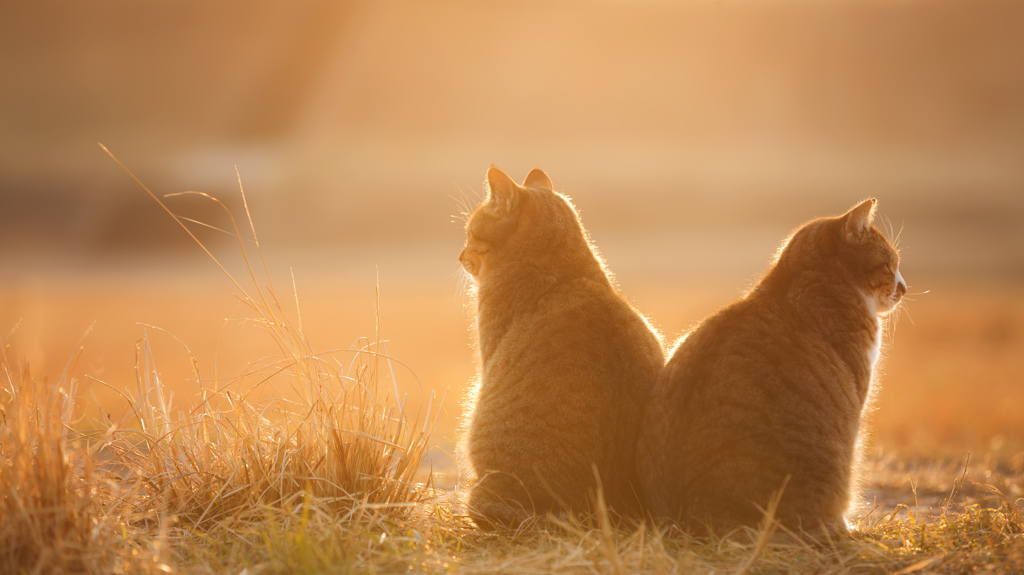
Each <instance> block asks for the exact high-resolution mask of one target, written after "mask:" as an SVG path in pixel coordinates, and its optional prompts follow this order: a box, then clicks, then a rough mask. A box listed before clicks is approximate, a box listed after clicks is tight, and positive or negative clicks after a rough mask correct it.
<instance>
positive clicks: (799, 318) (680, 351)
mask: <svg viewBox="0 0 1024 575" xmlns="http://www.w3.org/2000/svg"><path fill="white" fill-rule="evenodd" d="M874 211H875V200H873V199H870V200H867V201H865V202H863V203H861V204H860V205H858V206H856V207H855V208H853V209H852V210H850V211H849V212H848V213H846V214H845V215H842V216H839V217H833V218H822V219H817V220H813V221H811V222H809V223H807V224H805V225H804V226H802V227H801V228H799V229H798V230H797V231H796V232H795V233H793V234H792V236H790V238H789V239H788V240H787V242H786V243H785V244H784V246H783V248H782V249H781V250H780V252H779V254H778V256H777V258H776V261H775V263H774V265H773V266H772V267H771V269H770V270H769V271H768V272H767V274H766V275H765V276H764V277H763V278H762V279H761V280H760V282H758V283H757V285H756V286H755V287H754V288H753V289H752V290H751V291H750V293H748V294H747V295H746V296H745V297H744V298H742V299H740V300H739V301H737V302H735V303H733V304H732V305H729V306H727V307H726V308H724V309H722V310H720V311H719V312H717V313H715V314H714V315H712V316H711V317H709V318H707V319H705V320H704V321H703V322H702V323H701V324H700V325H699V326H698V327H697V328H696V329H695V330H693V331H692V332H691V333H689V334H688V335H687V336H686V337H685V338H684V339H683V340H682V341H681V342H680V343H679V344H678V346H677V348H676V350H675V351H674V353H673V354H672V357H671V359H669V361H668V364H667V365H666V366H665V369H664V371H663V372H662V373H661V375H660V376H659V378H658V381H657V383H656V384H655V388H654V390H653V393H652V397H651V401H650V402H649V403H648V407H647V410H646V415H645V422H644V428H643V429H642V431H641V437H640V441H639V444H638V458H637V466H638V472H639V475H640V477H641V488H642V489H641V490H642V493H643V495H644V498H645V502H646V504H647V505H648V508H649V511H650V512H651V514H652V515H654V516H655V517H661V518H668V519H673V520H677V521H681V522H682V523H684V524H685V525H686V526H687V528H688V529H690V530H691V531H693V532H695V533H698V534H700V533H705V532H706V530H711V531H713V532H714V533H716V534H718V535H725V534H726V533H729V532H731V531H733V530H735V529H736V528H738V527H743V526H748V527H756V526H757V525H758V524H759V523H760V521H761V520H762V517H763V513H762V509H765V508H767V507H768V505H769V502H770V501H771V500H772V498H773V495H774V494H776V493H779V492H780V491H781V498H780V500H779V504H778V508H777V511H776V514H775V517H776V518H777V519H778V520H779V521H780V522H781V523H782V524H783V525H784V526H785V527H787V528H789V529H790V530H792V531H795V532H798V533H799V532H800V531H803V532H805V533H806V534H808V535H811V536H822V535H824V534H825V533H840V532H845V531H846V530H847V526H846V522H845V520H844V513H845V512H846V510H847V508H848V507H849V505H850V501H851V494H852V492H853V490H854V483H855V481H856V479H855V467H856V465H857V453H856V452H857V446H858V434H859V433H860V431H861V425H862V424H861V415H862V412H863V410H864V406H865V403H866V402H867V400H868V397H869V395H870V393H871V387H872V378H873V375H872V372H873V370H874V366H875V362H876V361H877V359H878V353H879V348H880V345H881V338H882V329H881V319H880V317H881V316H884V315H885V314H887V313H889V312H890V311H892V310H893V309H894V308H895V307H896V306H897V304H898V303H899V302H900V300H901V299H902V297H903V295H904V294H905V293H906V284H905V283H904V281H903V278H902V277H901V276H900V272H899V267H898V266H899V256H898V254H897V252H896V250H895V249H894V248H893V247H892V245H890V243H889V242H888V240H886V238H885V236H883V235H882V233H881V232H880V231H879V230H878V229H877V228H876V227H875V226H874V225H873V223H872V222H873V219H874Z"/></svg>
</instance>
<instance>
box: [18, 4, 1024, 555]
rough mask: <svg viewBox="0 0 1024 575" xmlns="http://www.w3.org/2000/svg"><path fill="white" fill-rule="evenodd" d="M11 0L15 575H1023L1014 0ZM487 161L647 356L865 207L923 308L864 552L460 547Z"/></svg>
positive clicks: (577, 523) (831, 548)
mask: <svg viewBox="0 0 1024 575" xmlns="http://www.w3.org/2000/svg"><path fill="white" fill-rule="evenodd" d="M7 4H9V6H7V5H5V10H4V17H3V18H0V70H2V71H3V78H4V89H3V90H0V574H7V573H18V574H20V573H63V572H74V573H111V572H115V573H169V572H173V573H239V574H244V575H253V574H256V573H350V572H357V573H362V572H370V573H397V572H403V573H406V572H453V573H494V572H511V573H549V572H572V573H582V572H588V573H590V572H596V573H605V572H608V573H671V572H691V571H692V572H708V573H710V572H715V573H721V572H735V573H749V572H758V573H787V572H811V573H830V572H840V573H841V572H856V573H860V572H892V573H900V574H906V573H916V572H921V573H933V572H934V573H961V572H968V571H984V570H992V571H995V572H1006V571H1010V572H1024V417H1022V415H1021V414H1022V413H1024V193H1022V190H1024V163H1022V162H1021V161H1020V160H1021V158H1022V157H1024V35H1022V34H1021V30H1022V29H1024V3H1021V2H1019V1H1016V0H970V1H966V0H918V1H914V2H886V1H876V2H872V1H867V2H865V1H863V0H836V1H834V2H828V3H820V2H819V3H815V2H807V1H805V0H771V1H770V2H765V1H764V0H727V1H722V0H694V1H689V2H662V1H642V0H636V1H630V2H589V1H587V2H584V1H582V0H564V1H562V2H510V1H501V0H493V1H490V2H479V1H477V0H450V1H447V2H440V3H437V2H434V3H424V2H419V1H417V0H374V1H373V2H359V1H337V0H307V1H303V2H287V3H282V2H273V1H270V0H222V1H220V2H215V3H211V2H205V1H202V0H179V1H178V2H174V3H161V2H155V3H153V2H138V1H135V0H104V1H103V2H94V3H88V4H86V3H69V2H57V1H53V0H36V1H35V2H22V3H7ZM100 141H101V142H103V143H104V144H105V145H106V146H109V148H110V149H111V150H113V151H114V152H116V153H117V154H118V158H120V160H122V161H124V163H125V164H127V165H128V166H130V167H131V169H132V170H133V171H134V172H135V173H137V174H138V175H139V176H140V178H141V180H142V181H144V182H145V183H146V184H148V185H149V186H151V188H152V189H153V190H154V191H155V192H156V194H157V196H159V197H161V201H163V202H165V203H166V204H167V205H168V206H169V207H171V209H172V211H173V212H174V213H176V214H178V215H181V216H183V217H187V218H189V219H190V220H195V221H198V222H202V223H204V224H207V225H209V226H212V227H204V226H202V225H198V224H196V223H194V222H192V221H190V222H188V226H189V227H190V228H191V229H192V231H193V232H194V233H195V234H197V236H198V237H199V238H200V239H201V240H202V242H203V244H204V245H206V246H207V247H208V248H209V249H210V252H211V254H212V256H213V257H215V258H216V260H217V261H218V262H220V264H222V265H223V270H224V271H226V272H227V274H225V273H224V271H222V269H219V268H218V265H217V264H216V263H215V262H214V261H211V258H210V257H209V255H208V254H205V253H203V251H202V250H201V249H199V247H197V246H196V245H195V243H194V242H192V241H191V240H190V239H189V237H188V236H187V235H186V234H185V233H184V232H183V231H182V229H181V228H180V226H179V225H178V224H177V223H176V222H175V221H174V220H173V219H172V218H170V217H169V216H168V215H167V213H166V212H165V211H163V210H161V209H160V207H159V206H158V205H157V204H156V203H154V202H153V198H152V197H150V196H148V195H147V194H146V193H145V192H144V191H143V190H142V189H140V187H139V186H138V182H137V181H133V180H132V178H129V177H127V176H125V174H124V173H123V172H122V171H121V170H120V169H119V167H118V165H117V163H115V162H114V161H112V160H111V157H110V156H109V155H108V154H106V153H104V152H103V150H101V149H100V148H98V147H97V146H96V143H97V142H100ZM492 164H493V165H497V166H498V167H500V168H502V169H503V170H505V171H506V172H507V173H508V174H510V175H512V176H514V177H515V178H521V177H522V176H524V175H525V174H526V173H527V172H528V171H529V170H530V169H532V168H534V167H541V168H543V169H544V170H545V171H546V172H547V173H548V174H549V175H550V176H551V177H552V181H553V182H554V184H555V187H556V188H557V189H558V190H560V191H563V192H565V193H567V194H568V195H569V196H571V197H572V198H573V201H574V202H575V204H576V206H577V207H578V208H579V210H580V213H581V217H582V219H583V221H584V223H585V225H586V227H587V230H588V232H589V233H590V235H591V237H592V239H593V240H594V242H595V244H596V245H597V246H598V247H599V248H600V250H601V252H602V255H603V256H604V258H605V259H606V261H607V263H608V265H609V268H610V269H611V270H612V271H613V272H614V273H615V275H616V279H617V282H618V284H619V286H620V288H621V290H622V292H623V293H624V294H625V295H626V297H627V298H628V299H629V301H630V302H632V303H633V304H634V305H635V306H636V307H637V308H638V309H639V310H641V311H642V312H643V313H645V314H646V315H647V316H648V317H649V318H650V319H651V321H652V322H653V324H654V325H656V326H657V327H658V328H659V329H660V330H661V332H662V333H663V334H664V335H665V337H666V340H667V341H671V340H673V339H674V338H676V337H678V336H680V335H681V334H683V333H685V331H686V330H687V329H688V328H690V327H691V326H693V325H694V324H695V323H696V322H699V321H700V319H701V318H702V317H704V316H706V315H707V314H709V313H712V312H713V311H714V310H716V309H718V308H719V307H721V306H723V305H725V304H727V303H728V302H730V301H732V300H734V299H735V298H737V297H738V296H739V295H740V294H742V293H743V291H744V290H745V289H746V288H747V287H748V286H750V285H751V282H752V281H753V280H754V279H755V278H756V277H757V276H758V274H759V273H761V272H763V271H764V267H765V265H766V264H767V262H768V261H769V258H770V257H771V255H772V254H773V253H774V252H775V250H776V249H777V248H778V246H779V244H780V242H781V241H782V239H783V238H785V237H786V235H787V234H788V233H789V232H790V231H791V230H792V229H794V227H796V226H798V225H800V224H801V223H803V222H805V221H807V220H809V219H810V218H814V217H819V216H823V215H832V214H837V213H840V212H841V211H842V210H846V209H848V208H849V207H851V206H852V205H854V204H855V203H856V202H858V201H860V200H862V199H864V198H866V197H868V196H873V197H876V198H877V199H878V200H879V214H880V215H881V222H882V223H883V225H884V227H885V230H886V231H887V232H888V233H889V234H890V236H891V237H895V236H897V235H899V236H900V237H901V242H900V251H901V258H902V261H901V272H902V274H903V276H904V277H905V278H906V279H907V281H908V283H909V292H910V293H909V294H908V297H907V300H906V303H905V304H904V305H903V306H902V308H901V310H900V312H899V313H898V314H897V315H896V316H895V317H894V318H893V319H892V320H891V321H890V325H889V327H890V329H889V330H888V331H887V334H888V336H887V337H888V344H887V346H886V348H885V349H884V350H883V360H882V362H881V364H880V368H879V371H880V376H879V380H878V382H879V385H880V388H879V389H878V390H877V394H876V398H875V402H874V404H873V409H872V410H871V413H870V414H869V420H870V422H871V424H870V426H869V433H870V435H869V439H868V443H867V445H868V449H867V451H866V459H865V462H864V473H865V485H864V493H863V494H862V496H861V504H862V505H861V508H860V509H859V510H858V511H857V513H856V514H855V517H854V519H855V520H856V522H857V525H856V529H855V530H854V532H853V533H852V534H851V535H850V537H849V538H844V539H842V540H835V541H828V542H826V543H825V544H823V545H820V546H817V547H812V546H807V545H802V544H799V543H794V542H792V541H790V542H785V541H783V540H781V538H778V537H773V535H774V534H775V533H777V529H776V527H775V526H774V524H773V523H772V522H771V521H770V519H771V518H770V517H766V521H765V524H764V526H763V528H762V529H761V530H760V531H759V532H758V534H757V537H755V538H754V541H755V542H754V543H737V542H735V541H727V540H711V541H703V540H696V539H693V538H691V537H689V536H688V535H687V534H685V533H682V532H680V531H679V530H678V529H674V528H668V527H665V528H656V527H654V526H652V525H649V524H632V523H630V522H628V521H617V520H616V518H615V517H608V516H607V514H606V513H605V510H603V509H601V508H597V509H595V510H594V514H593V516H592V517H589V518H585V519H580V520H572V521H568V520H552V521H546V522H545V521H542V522H539V523H538V524H535V525H532V526H529V527H527V528H525V529H522V530H520V531H517V532H508V533H499V534H488V533H482V532H480V531H478V530H476V529H475V528H474V527H473V526H472V524H471V523H470V522H469V521H468V519H467V518H466V517H465V514H464V509H463V507H462V497H463V491H462V490H461V489H460V486H459V484H458V475H457V471H456V465H455V464H454V459H453V455H454V453H453V452H454V445H455V441H456V439H457V436H458V429H459V422H460V417H461V412H462V405H461V400H462V397H463V395H464V392H465V390H466V386H467V384H468V383H469V382H470V380H471V379H472V378H473V376H474V369H475V368H474V365H473V353H472V349H471V345H470V343H471V338H470V333H469V331H468V330H469V328H470V325H471V320H472V317H471V315H472V311H471V310H469V309H467V307H466V301H465V296H464V293H465V289H464V288H465V278H464V277H463V275H462V274H461V272H460V270H459V265H458V262H457V260H456V256H457V254H458V252H459V249H460V247H461V244H462V242H463V240H464V231H463V229H462V225H461V221H460V220H459V216H458V214H459V212H460V211H462V210H464V209H466V208H467V207H470V206H472V205H473V204H474V203H475V202H476V201H477V200H479V199H480V195H481V190H480V181H481V179H482V178H483V176H484V172H485V171H486V169H487V167H488V166H489V165H492ZM232 168H234V169H232ZM240 184H244V187H245V190H246V194H247V198H248V199H247V202H243V200H242V196H241V195H240V194H239V193H238V190H239V186H240ZM188 191H199V192H203V193H204V194H210V195H212V196H217V197H218V198H220V199H221V200H222V201H223V204H222V205H223V206H226V207H227V209H228V211H229V212H230V214H233V217H234V218H235V220H236V221H237V223H238V224H239V227H240V228H241V233H240V234H237V235H236V234H235V230H236V229H237V228H233V227H232V221H231V219H230V218H229V217H228V215H227V214H226V213H225V211H224V210H222V209H221V207H222V205H217V204H216V203H214V202H211V201H209V199H208V198H206V197H203V195H201V194H196V193H191V194H190V193H188ZM162 194H170V195H171V196H170V197H165V196H162ZM250 209H251V220H250V219H249V218H247V217H246V216H247V215H248V214H249V213H250ZM252 221H254V222H255V226H254V227H255V230H258V231H259V239H260V242H259V245H257V242H256V239H255V237H254V234H255V232H254V230H253V229H252V228H251V227H250V224H251V223H252ZM901 230H902V233H901ZM224 232H227V233H224ZM238 236H240V237H241V238H243V239H241V240H237V237H238ZM240 247H241V248H242V249H243V250H244V254H246V255H247V258H246V257H243V250H240V249H239V248H240ZM261 250H262V251H261Z"/></svg>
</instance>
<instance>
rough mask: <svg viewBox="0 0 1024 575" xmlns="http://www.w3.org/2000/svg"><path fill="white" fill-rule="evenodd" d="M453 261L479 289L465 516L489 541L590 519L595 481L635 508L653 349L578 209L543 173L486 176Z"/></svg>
mask: <svg viewBox="0 0 1024 575" xmlns="http://www.w3.org/2000/svg"><path fill="white" fill-rule="evenodd" d="M487 182H488V188H489V194H488V197H487V199H486V200H485V201H484V202H483V203H482V204H481V205H480V206H478V207H477V208H476V210H475V211H474V212H473V214H472V215H471V216H470V218H469V221H468V222H467V225H466V235H467V238H466V246H465V248H464V249H463V250H462V253H461V254H460V255H459V261H460V262H461V263H462V265H463V267H464V268H465V270H466V271H467V272H469V273H470V274H472V275H473V277H474V279H475V280H476V301H475V303H476V311H477V322H476V324H477V325H476V327H477V345H478V350H477V351H478V361H479V373H478V389H476V390H475V394H476V395H475V398H474V400H473V401H472V403H471V404H470V405H469V409H468V412H467V414H466V418H467V420H468V425H467V429H466V437H465V438H464V442H463V444H464V450H465V454H464V456H465V458H466V460H467V463H468V464H469V469H468V470H466V471H467V475H470V476H475V484H473V485H472V488H471V492H470V497H469V505H468V507H469V513H470V516H471V517H472V518H473V520H474V522H476V524H477V525H479V526H481V527H484V528H493V527H496V526H499V525H501V526H509V527H511V526H515V525H517V524H519V523H520V522H522V521H523V520H524V519H526V518H528V517H530V516H533V515H537V514H544V513H546V512H564V511H571V512H589V511H591V510H592V504H593V503H594V499H593V497H594V495H595V493H596V487H597V479H595V472H596V473H597V475H599V477H600V482H601V485H602V487H603V493H604V497H605V501H606V502H607V503H608V505H609V506H610V507H612V508H614V509H618V510H620V511H622V510H626V509H630V508H635V507H636V503H637V498H638V497H637V495H636V488H635V484H636V480H635V468H634V448H635V444H636V438H637V433H638V431H639V423H640V417H641V414H642V410H643V402H644V401H645V399H646V398H647V397H648V394H649V392H650V388H651V386H652V385H653V384H654V380H655V378H656V377H657V374H658V372H659V370H660V369H661V367H662V365H663V362H664V356H663V352H662V348H661V342H660V339H659V337H658V336H657V335H656V333H655V332H654V331H653V330H652V328H651V327H650V326H649V325H648V323H647V322H646V320H645V319H644V318H643V316H641V315H640V314H639V313H638V312H637V311H636V310H634V309H633V308H632V307H631V306H630V305H629V304H628V303H627V302H626V301H625V300H624V299H623V298H622V296H620V295H619V294H618V293H617V291H616V290H615V287H614V286H613V285H612V282H611V281H610V279H609V277H608V274H607V273H606V272H605V269H604V267H603V265H602V262H601V260H600V259H599V258H598V256H597V255H596V253H595V251H594V250H593V248H592V247H591V245H590V243H589V241H588V240H587V236H586V233H585V231H584V230H583V226H582V224H581V223H580V221H579V217H578V215H577V213H576V210H575V208H574V207H573V205H572V203H571V202H570V201H569V200H568V199H567V198H566V197H565V196H563V195H561V194H558V193H556V192H554V191H553V190H552V186H551V181H550V179H548V177H547V175H546V174H545V173H544V172H542V171H541V170H533V171H532V172H530V174H529V176H527V178H526V181H525V182H524V183H523V185H521V186H520V185H518V184H516V183H515V182H513V181H512V180H511V179H510V178H509V177H508V176H507V175H505V174H504V173H503V172H502V171H501V170H498V169H497V168H494V167H491V169H490V170H489V171H488V172H487Z"/></svg>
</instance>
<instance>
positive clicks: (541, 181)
mask: <svg viewBox="0 0 1024 575" xmlns="http://www.w3.org/2000/svg"><path fill="white" fill-rule="evenodd" d="M523 187H524V188H539V189H542V190H553V189H554V188H552V187H551V178H549V177H548V175H547V174H545V173H544V170H542V169H540V168H534V169H532V170H530V173H529V174H528V175H527V176H526V181H524V182H523Z"/></svg>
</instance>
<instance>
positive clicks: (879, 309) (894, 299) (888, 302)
mask: <svg viewBox="0 0 1024 575" xmlns="http://www.w3.org/2000/svg"><path fill="white" fill-rule="evenodd" d="M861 295H862V296H864V301H865V302H867V304H868V311H870V312H871V315H874V316H877V317H885V316H887V315H889V314H890V313H892V312H893V310H895V309H896V308H897V307H899V305H900V301H902V300H903V298H902V297H899V296H897V295H896V293H895V291H894V292H893V293H892V294H889V295H878V294H876V295H874V296H870V295H868V294H866V293H863V292H861Z"/></svg>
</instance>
